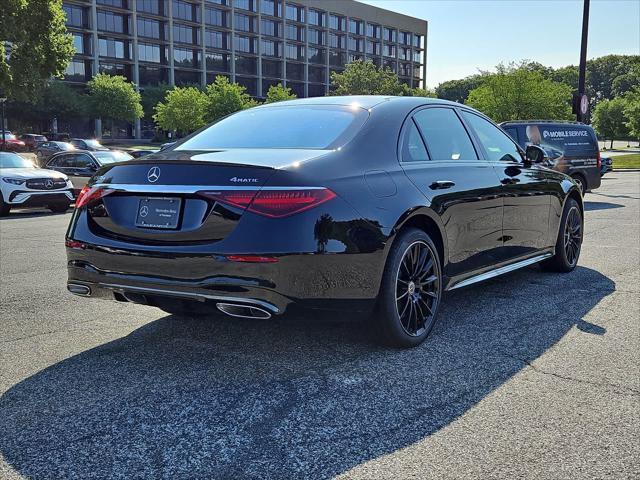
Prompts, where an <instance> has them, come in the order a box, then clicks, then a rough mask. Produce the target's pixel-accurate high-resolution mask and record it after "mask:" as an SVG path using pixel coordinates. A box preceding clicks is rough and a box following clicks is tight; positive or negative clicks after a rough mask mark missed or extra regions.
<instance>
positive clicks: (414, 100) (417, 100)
mask: <svg viewBox="0 0 640 480" xmlns="http://www.w3.org/2000/svg"><path fill="white" fill-rule="evenodd" d="M383 103H397V104H406V105H407V106H414V107H417V106H420V105H430V104H434V105H435V104H437V105H442V104H445V105H456V106H462V105H461V104H459V103H456V102H450V101H448V100H442V99H440V98H428V97H394V96H384V95H345V96H335V97H332V96H328V97H310V98H298V99H295V100H287V101H284V102H277V103H269V104H265V105H261V106H259V107H257V108H272V107H278V106H294V105H338V106H358V107H361V108H366V109H370V108H374V107H376V106H378V105H380V104H383Z"/></svg>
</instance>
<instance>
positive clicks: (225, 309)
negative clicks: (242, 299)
mask: <svg viewBox="0 0 640 480" xmlns="http://www.w3.org/2000/svg"><path fill="white" fill-rule="evenodd" d="M216 307H218V310H220V311H221V312H222V313H224V314H226V315H229V316H230V317H237V318H257V319H261V320H267V319H269V318H271V313H269V312H268V311H266V310H264V309H262V308H260V307H254V306H250V305H240V304H236V303H218V304H216Z"/></svg>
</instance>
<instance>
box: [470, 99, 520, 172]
mask: <svg viewBox="0 0 640 480" xmlns="http://www.w3.org/2000/svg"><path fill="white" fill-rule="evenodd" d="M462 116H463V117H464V119H465V120H466V121H467V122H469V124H470V125H471V128H473V130H474V131H475V132H476V135H478V138H479V140H480V143H481V144H482V146H483V147H484V149H485V151H486V153H487V157H488V160H490V161H492V162H521V161H522V156H521V155H520V150H518V147H517V146H516V144H515V143H514V142H513V140H511V138H509V136H508V135H507V134H506V133H504V132H503V131H502V130H500V129H499V128H498V127H496V126H495V125H493V124H492V123H491V122H489V121H487V120H485V119H484V118H482V117H480V116H479V115H476V114H474V113H471V112H467V111H465V110H463V111H462Z"/></svg>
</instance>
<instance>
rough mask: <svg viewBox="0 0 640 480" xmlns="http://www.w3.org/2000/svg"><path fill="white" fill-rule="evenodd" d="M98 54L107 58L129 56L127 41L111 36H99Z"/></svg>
mask: <svg viewBox="0 0 640 480" xmlns="http://www.w3.org/2000/svg"><path fill="white" fill-rule="evenodd" d="M98 55H100V56H101V57H109V58H130V57H131V56H130V55H129V42H125V41H123V40H116V39H113V38H99V39H98Z"/></svg>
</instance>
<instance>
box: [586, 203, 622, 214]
mask: <svg viewBox="0 0 640 480" xmlns="http://www.w3.org/2000/svg"><path fill="white" fill-rule="evenodd" d="M612 208H624V205H621V204H619V203H609V202H584V209H585V211H587V212H591V211H594V210H611V209H612Z"/></svg>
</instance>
